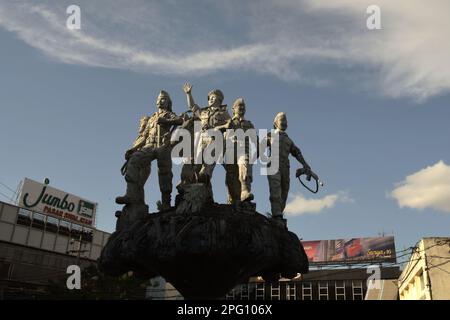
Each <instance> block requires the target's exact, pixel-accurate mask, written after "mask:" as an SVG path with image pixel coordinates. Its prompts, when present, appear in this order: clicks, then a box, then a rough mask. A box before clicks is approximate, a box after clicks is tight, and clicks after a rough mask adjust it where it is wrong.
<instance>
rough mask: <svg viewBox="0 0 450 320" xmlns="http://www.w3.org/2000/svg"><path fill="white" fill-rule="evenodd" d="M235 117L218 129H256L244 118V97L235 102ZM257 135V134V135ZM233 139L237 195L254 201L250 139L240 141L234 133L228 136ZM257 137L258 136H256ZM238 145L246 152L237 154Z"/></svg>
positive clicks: (245, 199) (241, 199)
mask: <svg viewBox="0 0 450 320" xmlns="http://www.w3.org/2000/svg"><path fill="white" fill-rule="evenodd" d="M232 110H233V118H232V119H230V120H228V121H227V123H226V124H225V125H223V126H221V127H217V129H219V130H221V129H233V130H234V131H236V130H238V129H241V130H242V131H243V132H244V133H245V131H247V130H249V129H251V130H254V129H255V127H254V126H253V124H252V123H251V121H249V120H247V119H245V118H244V116H245V111H246V106H245V101H244V99H243V98H237V99H236V100H235V101H234V103H233V107H232ZM255 137H256V136H255ZM230 138H231V139H232V140H233V144H232V147H233V148H234V150H233V152H232V153H231V154H233V156H234V159H232V160H233V161H232V162H233V164H232V166H233V170H230V171H231V172H236V177H235V180H237V184H236V187H237V188H236V189H237V196H235V197H236V198H237V199H239V200H240V201H252V200H253V199H254V196H253V194H252V193H251V184H252V180H253V172H252V171H253V170H252V169H253V168H252V167H253V166H252V164H251V161H250V160H251V155H250V147H251V146H250V140H247V141H246V139H245V138H244V139H243V140H242V141H239V140H238V139H236V138H237V136H236V135H235V134H234V135H233V136H232V137H228V136H227V139H230ZM256 138H257V137H256ZM254 143H256V145H258V141H254ZM236 145H239V146H240V147H241V149H243V150H244V154H237V150H239V149H238V148H236Z"/></svg>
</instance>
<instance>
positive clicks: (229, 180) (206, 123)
mask: <svg viewBox="0 0 450 320" xmlns="http://www.w3.org/2000/svg"><path fill="white" fill-rule="evenodd" d="M183 90H184V92H185V93H186V97H187V103H188V106H189V108H190V109H191V111H192V113H193V116H194V117H195V118H196V119H198V120H200V121H201V125H202V128H201V133H200V136H201V141H200V151H201V152H203V151H204V150H205V149H206V148H207V147H208V145H210V144H211V143H212V141H213V140H212V139H213V137H211V136H209V135H208V133H207V131H208V130H209V129H215V128H217V127H219V126H222V125H224V124H226V123H227V121H228V120H229V119H231V117H230V115H229V113H228V111H227V106H226V105H222V102H223V99H224V95H223V93H222V91H221V90H219V89H214V90H212V91H210V92H209V93H208V106H206V107H204V108H200V107H199V106H198V105H197V104H196V103H195V101H194V98H193V96H192V85H191V84H189V83H185V84H184V86H183ZM215 165H216V164H215V163H211V164H207V163H204V161H203V163H202V165H201V169H200V171H199V173H198V180H199V182H203V183H205V184H206V185H207V187H208V189H209V193H210V194H211V195H212V186H211V179H212V175H213V171H214V168H215ZM224 167H225V171H226V177H225V184H226V186H227V190H228V203H234V202H235V201H236V200H237V199H236V198H235V197H234V196H233V190H235V189H236V176H237V172H236V168H235V167H233V166H232V165H228V164H224ZM211 200H212V199H211Z"/></svg>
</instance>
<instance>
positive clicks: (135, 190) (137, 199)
mask: <svg viewBox="0 0 450 320" xmlns="http://www.w3.org/2000/svg"><path fill="white" fill-rule="evenodd" d="M144 199H145V193H144V187H143V186H142V185H139V184H137V183H134V182H129V181H127V192H126V193H125V195H124V196H120V197H117V198H116V203H117V204H131V203H138V204H144V203H145V201H144Z"/></svg>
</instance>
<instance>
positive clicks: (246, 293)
mask: <svg viewBox="0 0 450 320" xmlns="http://www.w3.org/2000/svg"><path fill="white" fill-rule="evenodd" d="M240 289H241V290H240V291H241V300H249V299H250V296H249V288H248V283H245V284H242V285H241V288H240Z"/></svg>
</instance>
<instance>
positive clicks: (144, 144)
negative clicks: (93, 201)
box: [116, 91, 183, 210]
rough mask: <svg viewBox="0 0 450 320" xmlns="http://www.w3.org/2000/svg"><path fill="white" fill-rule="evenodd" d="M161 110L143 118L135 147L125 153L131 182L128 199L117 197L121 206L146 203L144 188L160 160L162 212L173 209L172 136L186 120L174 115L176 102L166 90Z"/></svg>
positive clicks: (159, 102)
mask: <svg viewBox="0 0 450 320" xmlns="http://www.w3.org/2000/svg"><path fill="white" fill-rule="evenodd" d="M156 107H157V109H158V110H157V111H156V112H155V113H153V115H151V116H150V117H143V118H142V119H141V123H140V130H139V135H138V137H137V139H136V140H135V142H134V144H133V146H132V147H131V148H130V149H129V150H127V152H126V153H125V159H126V160H127V164H126V166H124V167H123V174H124V176H125V180H126V182H127V190H126V194H125V195H124V196H120V197H117V198H116V203H118V204H125V205H127V204H137V205H144V204H145V192H144V185H145V183H146V181H147V179H148V177H149V176H150V171H151V170H150V168H151V163H152V161H153V160H157V164H158V177H159V188H160V190H161V209H162V210H166V209H168V208H170V204H171V193H172V177H173V174H172V159H171V145H170V135H171V129H172V128H173V126H176V125H180V124H182V122H183V120H182V119H181V118H179V117H178V116H177V115H176V114H175V113H174V112H172V101H171V99H170V96H169V94H168V93H167V92H166V91H161V92H160V93H159V95H158V97H157V100H156Z"/></svg>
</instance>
